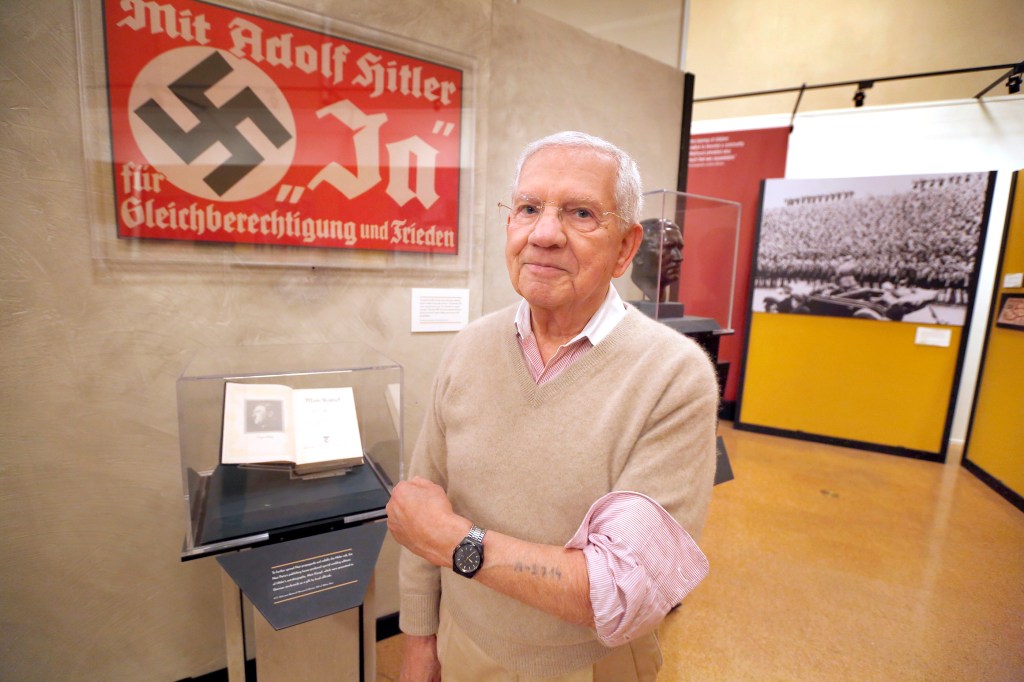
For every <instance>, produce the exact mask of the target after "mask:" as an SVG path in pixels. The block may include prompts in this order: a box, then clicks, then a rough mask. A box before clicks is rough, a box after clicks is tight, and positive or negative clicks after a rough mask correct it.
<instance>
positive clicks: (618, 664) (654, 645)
mask: <svg viewBox="0 0 1024 682" xmlns="http://www.w3.org/2000/svg"><path fill="white" fill-rule="evenodd" d="M437 653H438V658H439V659H440V660H441V679H442V681H443V682H534V680H536V681H537V682H654V681H655V680H656V679H657V678H658V669H659V668H661V663H662V659H661V648H660V647H659V646H658V638H657V636H655V634H654V633H653V632H652V633H651V634H649V635H646V636H644V637H640V638H639V639H637V640H635V641H633V642H630V644H629V645H628V646H621V647H618V648H616V649H613V650H612V652H611V653H610V654H608V655H607V656H605V657H604V658H602V659H600V660H599V661H597V663H595V664H594V665H593V666H591V667H589V668H584V669H582V670H577V671H574V672H571V673H569V674H567V675H560V676H557V677H530V676H528V675H517V674H516V673H512V672H509V671H507V670H505V669H504V668H502V667H501V666H500V665H498V664H497V663H495V662H494V660H493V659H491V657H490V656H488V655H487V654H485V653H484V652H483V651H481V650H480V648H479V647H478V646H477V645H476V644H475V643H474V642H473V640H471V639H470V638H469V637H468V636H467V635H466V633H465V632H464V631H463V630H462V629H461V628H460V627H459V626H458V625H457V624H456V623H455V621H454V619H452V618H450V617H449V616H448V614H447V613H446V610H445V609H444V602H443V600H442V607H441V623H440V626H439V628H438V632H437Z"/></svg>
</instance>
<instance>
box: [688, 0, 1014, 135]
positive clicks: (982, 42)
mask: <svg viewBox="0 0 1024 682" xmlns="http://www.w3.org/2000/svg"><path fill="white" fill-rule="evenodd" d="M1022 25H1024V2H1020V0H951V1H949V2H934V0H906V1H904V2H890V1H888V0H771V1H769V2H762V1H757V0H691V6H690V25H689V32H688V49H687V62H686V67H687V69H688V70H690V71H692V72H693V73H694V74H696V96H697V97H698V98H700V97H706V96H712V95H720V94H729V93H738V92H749V91H754V90H769V89H774V88H785V87H792V86H799V85H800V84H801V83H808V84H814V83H832V82H843V81H850V80H859V79H864V78H875V77H883V76H894V75H902V74H910V73H924V72H932V71H943V70H947V69H959V68H968V67H976V66H989V65H993V64H1011V63H1017V62H1020V61H1021V59H1024V52H1022V51H1021V47H1022V45H1024V42H1022V41H1021V34H1020V27H1021V26H1022ZM1001 73H1002V72H1001V71H989V72H984V73H977V74H970V75H963V76H945V77H935V78H921V79H915V80H905V81H894V82H887V83H879V84H878V85H875V86H874V87H873V88H872V89H870V90H868V91H867V99H866V101H865V105H866V106H876V105H883V104H896V103H908V102H922V101H933V100H951V99H967V98H970V97H973V96H974V95H975V94H976V93H978V92H979V91H981V90H982V89H984V88H985V87H987V86H988V85H989V84H990V83H992V82H993V81H994V80H995V79H996V78H997V77H998V76H999V75H1000V74H1001ZM855 90H856V88H853V87H844V88H831V89H827V90H820V91H814V92H808V93H806V94H805V95H804V98H803V100H802V101H801V103H800V111H812V110H818V109H844V108H850V107H853V102H852V98H853V95H854V92H855ZM994 94H997V95H1005V94H1006V88H1005V87H1003V86H1000V87H999V89H998V90H996V91H994ZM795 104H796V95H795V94H788V95H778V96H775V95H771V96H764V97H754V98H746V99H741V100H728V101H725V102H714V103H712V102H709V103H703V104H697V105H696V107H695V110H694V115H695V117H696V118H702V119H708V118H722V117H727V116H746V115H752V114H765V113H779V112H789V111H792V109H793V106H794V105H795Z"/></svg>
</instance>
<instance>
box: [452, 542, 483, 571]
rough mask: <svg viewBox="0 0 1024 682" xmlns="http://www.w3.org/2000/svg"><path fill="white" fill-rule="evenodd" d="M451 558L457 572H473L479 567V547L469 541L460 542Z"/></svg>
mask: <svg viewBox="0 0 1024 682" xmlns="http://www.w3.org/2000/svg"><path fill="white" fill-rule="evenodd" d="M453 559H454V561H455V569H456V570H457V571H459V573H475V572H476V571H477V569H478V568H480V548H479V547H477V546H476V545H474V544H472V543H470V542H467V543H465V544H461V545H459V546H458V548H457V549H456V550H455V556H454V557H453Z"/></svg>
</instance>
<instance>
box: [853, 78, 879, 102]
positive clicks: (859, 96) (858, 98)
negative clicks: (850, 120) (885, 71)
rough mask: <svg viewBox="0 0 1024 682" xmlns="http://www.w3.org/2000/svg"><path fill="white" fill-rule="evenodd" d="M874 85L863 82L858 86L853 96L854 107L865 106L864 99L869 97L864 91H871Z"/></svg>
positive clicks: (870, 82) (872, 82)
mask: <svg viewBox="0 0 1024 682" xmlns="http://www.w3.org/2000/svg"><path fill="white" fill-rule="evenodd" d="M874 84H875V82H874V81H861V82H860V83H858V84H857V92H855V93H854V95H853V106H855V107H862V106H864V98H865V97H867V95H866V94H865V93H864V91H865V90H869V89H870V88H871V87H872V86H873V85H874Z"/></svg>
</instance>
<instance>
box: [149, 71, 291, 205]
mask: <svg viewBox="0 0 1024 682" xmlns="http://www.w3.org/2000/svg"><path fill="white" fill-rule="evenodd" d="M231 72H232V68H231V65H230V64H228V62H227V60H225V58H224V57H223V55H222V54H221V53H220V52H217V51H214V52H211V53H210V54H209V56H207V57H206V58H205V59H203V60H202V61H201V62H199V64H197V65H196V66H194V67H193V68H192V69H190V70H189V71H187V72H186V73H185V74H184V75H183V76H181V77H180V78H178V79H177V80H176V81H174V82H173V83H171V84H170V85H169V86H168V89H169V90H170V91H171V92H172V93H174V96H175V97H177V98H178V100H179V101H180V102H181V103H182V104H183V105H184V106H185V107H187V108H188V110H189V111H190V112H191V113H192V114H193V115H194V116H195V117H196V119H197V120H198V121H199V123H197V124H196V125H195V126H194V127H192V128H190V129H188V130H185V129H184V128H182V127H181V126H180V125H178V123H177V122H175V120H174V119H173V118H171V116H170V115H168V113H167V112H166V111H165V110H164V108H163V107H162V106H160V104H159V103H158V102H157V101H156V100H154V99H148V100H146V101H145V102H144V103H143V104H142V105H141V106H139V107H137V108H136V109H135V114H136V115H138V117H139V118H140V119H142V120H143V121H144V122H145V123H146V125H148V126H149V127H150V128H151V129H152V130H153V132H154V133H156V135H157V136H159V137H160V139H161V140H163V141H164V143H166V144H167V146H168V147H170V148H171V149H172V150H173V151H174V152H175V153H176V154H177V155H178V156H179V157H180V158H181V160H182V161H184V162H185V163H187V164H190V163H192V162H193V161H194V160H196V159H197V158H198V157H199V156H200V155H201V154H202V153H203V152H205V151H206V150H207V149H209V148H210V147H212V146H213V145H215V144H217V143H218V142H219V143H220V144H221V145H223V146H224V148H225V149H227V150H228V153H229V154H230V157H229V158H228V159H227V160H226V161H225V162H224V163H222V164H221V165H220V166H218V167H217V168H215V169H214V170H212V171H210V173H208V174H207V175H206V176H205V177H204V178H203V180H204V181H205V182H206V184H207V185H208V186H209V187H210V189H212V190H213V191H214V192H216V193H217V195H218V196H223V195H224V194H225V193H226V192H227V191H228V190H230V189H231V188H232V187H234V186H235V185H236V184H237V183H238V182H240V181H241V180H242V179H243V178H244V177H245V176H246V175H248V174H249V173H250V172H252V171H253V170H254V169H255V168H256V167H257V166H259V165H260V163H261V162H263V160H264V157H263V155H262V154H260V153H259V151H258V150H257V149H256V148H255V147H254V146H253V145H252V144H251V143H250V142H249V141H248V140H247V139H246V138H245V136H244V135H243V134H242V133H241V132H240V131H239V129H238V126H239V124H240V123H242V122H243V121H245V120H249V121H250V122H251V123H252V124H253V125H255V126H256V127H257V128H258V129H259V130H260V132H262V133H263V134H264V135H265V136H266V137H267V139H268V140H269V141H270V142H271V143H272V144H273V145H274V146H275V147H278V148H280V147H281V146H282V145H284V144H286V143H287V142H288V141H289V140H291V139H292V134H291V133H290V132H289V131H288V129H287V128H286V127H285V126H284V125H282V124H281V122H280V121H279V120H278V119H277V117H275V116H274V114H273V112H272V111H270V109H268V108H267V106H266V105H265V104H264V103H263V101H262V100H261V99H260V98H259V96H257V95H256V93H255V92H253V90H252V89H251V88H249V87H244V88H241V89H240V90H239V91H238V92H237V94H235V95H234V96H233V97H231V98H230V99H229V100H227V101H226V102H224V103H223V104H222V105H221V106H219V107H218V106H216V105H215V104H214V103H213V102H212V101H211V100H210V98H209V97H208V96H207V92H208V91H209V90H210V89H211V88H212V87H214V86H215V85H216V84H217V83H219V82H220V81H221V80H222V79H224V78H225V77H226V76H228V75H229V74H231Z"/></svg>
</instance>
